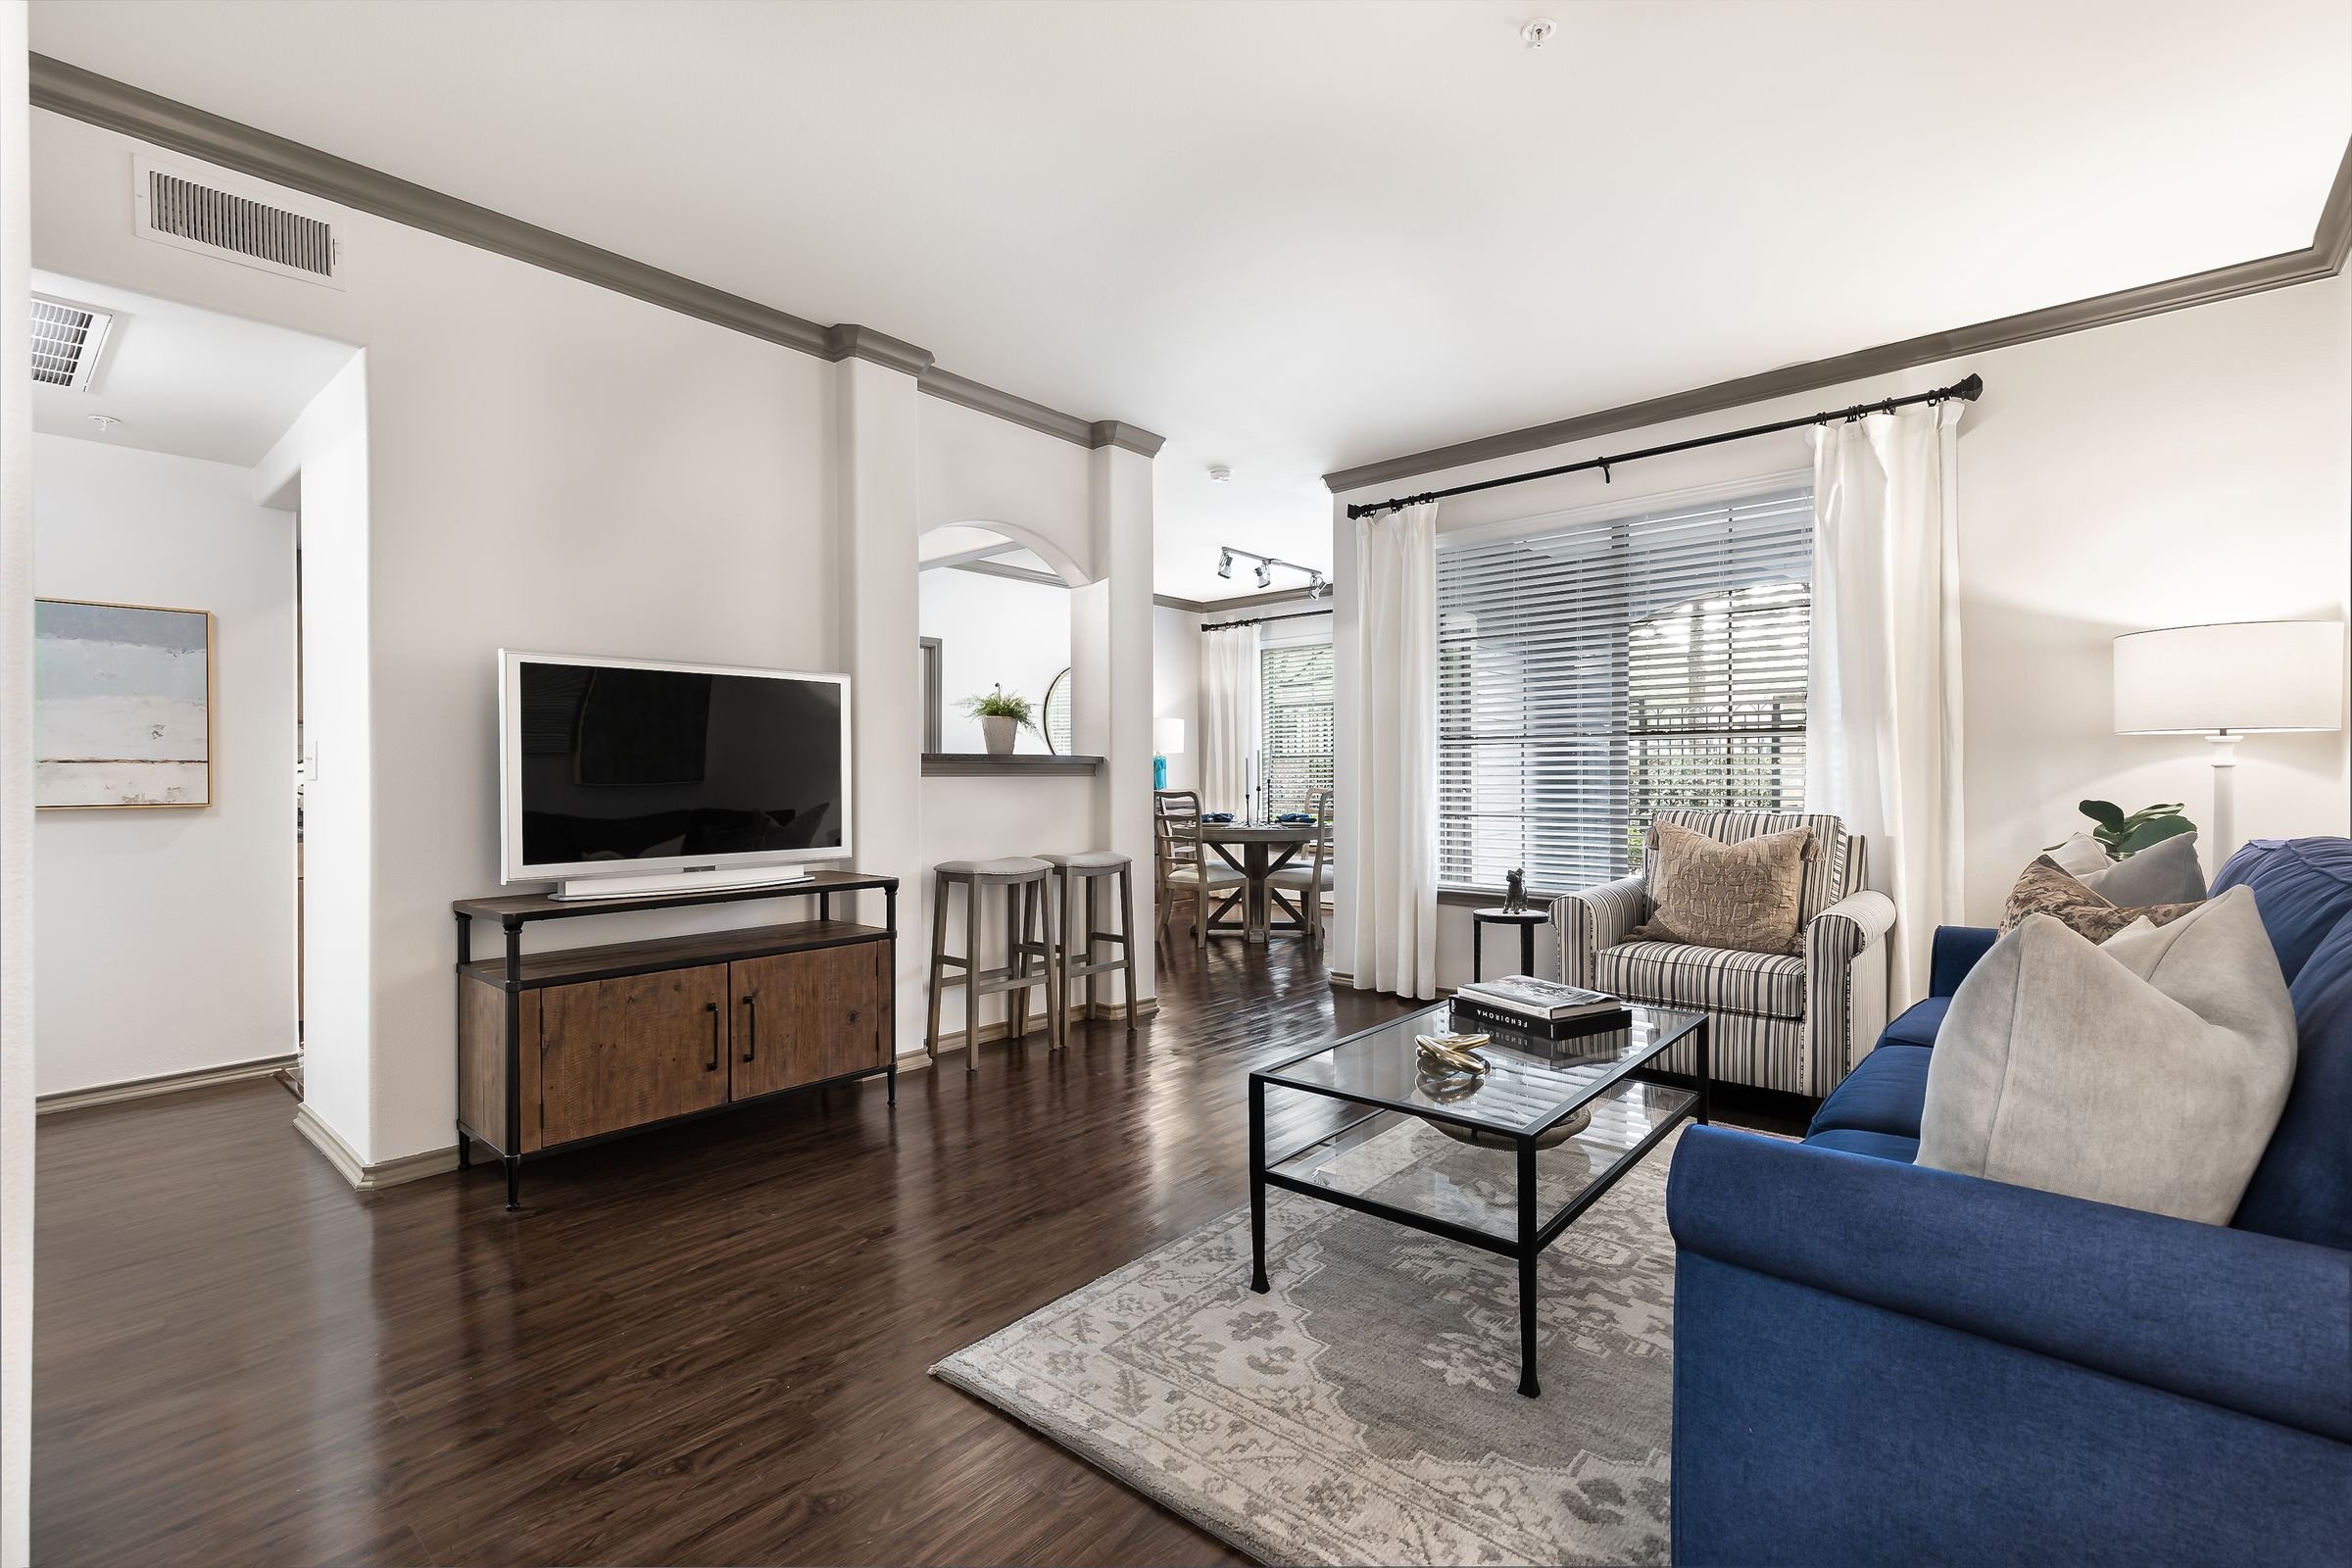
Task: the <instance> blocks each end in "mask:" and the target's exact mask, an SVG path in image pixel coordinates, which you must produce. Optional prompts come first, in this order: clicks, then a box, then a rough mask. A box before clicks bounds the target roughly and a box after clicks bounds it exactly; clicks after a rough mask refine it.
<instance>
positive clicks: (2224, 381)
mask: <svg viewBox="0 0 2352 1568" xmlns="http://www.w3.org/2000/svg"><path fill="white" fill-rule="evenodd" d="M1970 370H1976V371H1980V372H1982V373H1983V375H1984V376H1985V396H1984V398H1983V399H1982V400H1981V401H1980V402H1979V403H1977V404H1976V405H1975V406H1974V407H1973V408H1971V409H1970V410H1969V411H1968V414H1967V415H1966V417H1965V419H1964V421H1963V423H1962V425H1961V427H1960V428H1961V434H1960V441H1959V476H1958V485H1959V507H1960V615H1961V635H1962V669H1963V682H1964V686H1965V699H1964V701H1965V708H1966V728H1965V747H1966V754H1967V755H1966V773H1965V778H1966V785H1965V808H1966V812H1967V820H1968V829H1967V832H1968V844H1967V852H1966V888H1967V894H1966V907H1967V915H1968V917H1969V918H1970V919H1972V920H1978V921H1989V920H1991V919H1992V918H1994V917H1996V916H1997V915H1998V913H1999V910H2000V907H2001V903H2002V900H2003V897H2004V896H2005V894H2006V893H2007V891H2008V889H2009V886H2010V884H2011V883H2012V882H2013V881H2014V880H2015V878H2016V875H2017V872H2018V871H2019V869H2020V868H2021V867H2023V866H2024V865H2025V864H2026V863H2027V861H2029V860H2030V859H2031V858H2033V857H2034V854H2035V853H2036V852H2037V851H2038V850H2039V849H2040V848H2041V847H2042V846H2043V845H2046V844H2051V843H2055V842H2056V841H2057V840H2059V839H2061V838H2063V837H2065V836H2066V835H2067V834H2068V833H2069V832H2071V831H2073V830H2074V829H2075V828H2076V827H2078V826H2079V825H2080V818H2079V817H2078V816H2077V815H2076V812H2075V803H2076V802H2077V801H2078V800H2081V799H2082V798H2084V797H2086V796H2087V797H2102V798H2106V799H2112V800H2115V801H2118V802H2120V803H2122V804H2123V805H2124V806H2126V807H2127V808H2134V807H2138V806H2141V805H2145V804H2147V803H2148V802H2151V801H2158V800H2165V801H2181V802H2184V803H2186V804H2187V808H2188V812H2189V814H2190V815H2191V816H2192V817H2197V818H2199V819H2200V820H2202V819H2204V818H2205V817H2206V816H2208V815H2209V814H2210V809H2211V802H2212V782H2211V771H2210V769H2209V768H2208V766H2207V765H2206V758H2205V753H2206V750H2207V748H2206V746H2205V743H2204V742H2203V741H2201V740H2198V739H2197V738H2195V737H2193V736H2180V737H2156V736H2120V735H2116V734H2114V733H2113V722H2112V713H2111V710H2110V700H2111V685H2110V680H2111V664H2110V654H2109V644H2110V641H2111V640H2112V639H2113V638H2114V637H2115V636H2116V635H2117V634H2118V633H2120V632H2125V631H2135V630H2140V629H2144V628H2147V627H2151V626H2167V625H2177V624H2180V623H2183V622H2193V621H2207V620H2253V619H2294V618H2314V619H2318V618H2327V619H2342V618H2343V617H2344V616H2345V614H2346V610H2347V605H2346V589H2347V577H2348V576H2352V555H2348V552H2347V537H2348V534H2352V529H2348V527H2347V517H2348V515H2352V472H2348V456H2347V446H2346V441H2345V434H2344V433H2345V430H2346V428H2347V427H2348V425H2352V278H2347V277H2337V278H2333V279H2330V280H2328V281H2326V282H2321V283H2310V284H2304V285H2301V286H2298V287H2294V288H2288V289H2279V290H2274V291H2272V292H2269V293H2264V294H2256V295H2250V296H2247V297H2245V298H2242V299H2236V300H2230V301H2227V302H2224V303H2221V304H2215V305H2208V306H2203V307H2199V308H2197V309H2194V310H2187V311H2179V312H2174V313H2172V314H2170V315H2165V316H2157V317H2150V318H2146V319H2140V320H2135V321H2128V322H2123V323H2120V324H2118V325H2114V326H2107V327H2100V328H2096V329H2093V330H2091V331H2087V332H2077V333H2072V334H2069V335H2067V336H2064V337H2055V338H2048V339H2044V340H2042V341H2039V342H2034V343H2029V344H2024V345H2021V346H2019V347H2016V348H2010V349H2003V350H1999V351H1996V352H1993V353H1988V354H1982V355H1976V356H1973V357H1971V358H1970V359H1968V360H1966V361H1957V362H1949V363H1945V364H1941V365H1933V366H1924V367H1921V368H1917V369H1913V370H1908V371H1904V372H1901V373H1899V374H1893V375H1887V376H1880V377H1873V378H1872V379H1871V380H1869V381H1867V382H1856V383H1852V384H1849V385H1846V386H1840V387H1830V388H1824V389H1821V390H1817V391H1813V392H1807V393H1804V394H1801V395H1799V396H1796V397H1793V398H1784V399H1780V400H1777V401H1774V402H1770V403H1762V404H1756V405H1752V406H1749V407H1747V408H1742V409H1732V410H1725V411H1723V412H1721V413H1717V414H1713V415H1708V416H1704V417H1697V418H1692V419H1686V420H1678V421H1675V422H1672V423H1668V424H1661V425H1654V426H1650V427H1648V428H1645V429H1638V430H1627V431H1621V432H1619V433H1617V434H1615V435H1611V436H1606V437H1602V438H1599V439H1597V440H1593V441H1585V442H1577V443H1573V444H1570V445H1565V446H1560V447H1554V448H1549V449H1546V450H1544V451H1541V452H1529V453H1523V454H1521V455H1519V456H1517V457H1514V458H1509V459H1504V460H1500V461H1497V462H1493V463H1486V464H1476V465H1469V466H1463V467H1459V468H1453V469H1446V470H1444V471H1441V472H1434V473H1429V474H1422V475H1416V476H1414V477H1413V478H1412V479H1411V480H1410V481H1409V482H1407V481H1398V482H1396V483H1393V484H1389V485H1385V486H1377V487H1373V488H1370V489H1366V490H1362V491H1357V492H1353V493H1350V494H1348V495H1344V496H1339V497H1336V498H1334V509H1333V517H1334V522H1333V528H1334V535H1333V537H1334V541H1335V546H1336V549H1335V555H1336V557H1337V560H1336V562H1335V565H1336V567H1337V580H1339V581H1340V582H1341V583H1342V584H1343V585H1345V584H1346V583H1347V582H1348V573H1349V572H1350V571H1351V569H1352V562H1353V559H1354V540H1353V527H1354V524H1352V523H1350V522H1348V520H1347V515H1346V511H1345V509H1346V506H1347V504H1348V502H1350V501H1369V500H1376V499H1379V498H1380V497H1381V496H1384V495H1388V494H1393V493H1396V492H1397V491H1399V490H1404V489H1412V490H1421V489H1439V488H1444V487H1446V486H1448V485H1454V484H1461V483H1465V482H1468V481H1471V480H1475V479H1483V478H1491V477H1495V476H1499V475H1502V474H1507V473H1514V472H1520V471H1523V470H1526V469H1530V468H1541V467H1545V466H1552V465H1556V464H1562V463H1569V462H1575V461H1578V460H1581V459H1584V458H1590V457H1593V456H1597V455H1599V454H1602V453H1607V452H1622V451H1627V450H1630V449H1633V448H1637V447H1643V446H1649V445H1652V444H1656V443H1662V442H1670V441H1674V440H1677V439H1681V438H1685V437H1689V436H1695V435H1702V434H1705V433H1708V432H1710V431H1714V430H1722V429H1730V428H1736V427H1738V426H1740V425H1744V424H1751V423H1763V422H1767V421H1770V420H1773V419H1777V418H1788V417H1796V416H1801V415H1804V414H1807V413H1810V412H1813V411H1815V410H1818V409H1823V408H1835V407H1839V406H1842V405H1844V404H1848V403H1853V402H1857V401H1860V400H1862V399H1865V398H1878V397H1885V396H1888V395H1901V394H1906V393H1910V392H1916V391H1925V390H1927V389H1928V388H1930V387H1935V386H1940V385H1944V384H1946V383H1948V382H1951V381H1954V380H1957V379H1959V378H1960V377H1961V376H1963V375H1965V374H1967V373H1968V372H1969V371H1970ZM1810 466H1811V459H1810V456H1809V452H1808V449H1807V447H1806V444H1805V437H1804V435H1803V433H1802V432H1801V431H1790V432H1788V433H1786V434H1782V435H1778V436H1771V437H1763V438H1758V439H1755V440H1750V441H1742V442H1735V443H1731V444H1727V445H1724V446H1719V447H1711V448H1707V449H1704V450H1701V451H1696V452H1690V453H1683V454H1678V455H1676V456H1674V457H1671V458H1663V459H1658V460H1653V461H1650V462H1644V463H1641V464H1637V465H1631V466H1627V467H1624V468H1620V469H1618V470H1616V473H1615V482H1614V484H1613V485H1611V486H1609V487H1608V488H1607V489H1605V490H1604V489H1603V487H1602V484H1601V481H1600V479H1599V477H1598V476H1597V475H1594V474H1579V475H1571V476H1568V477H1565V478H1560V479H1551V480H1543V481H1538V482H1535V483H1530V484H1526V485H1518V486H1512V487H1509V488H1506V489H1499V490H1492V491H1486V492H1483V493H1481V494H1479V495H1475V496H1464V497H1460V498H1457V499H1454V500H1449V501H1446V503H1444V504H1443V506H1442V508H1441V510H1440V514H1439V527H1440V530H1441V532H1450V531H1453V530H1456V529H1463V528H1471V527H1477V526H1481V525H1485V524H1490V523H1495V522H1498V521H1503V520H1505V519H1512V518H1521V517H1535V516H1539V515H1544V514H1547V513H1552V512H1557V511H1561V510H1564V509H1568V508H1573V507H1585V506H1589V505H1592V504H1593V503H1595V502H1598V501H1603V500H1607V501H1611V502H1620V501H1621V502H1622V503H1623V504H1624V505H1625V507H1626V510H1628V511H1629V512H1631V511H1636V510H1639V509H1640V506H1641V503H1642V498H1643V497H1645V496H1654V495H1658V494H1661V493H1665V492H1671V491H1677V490H1684V489H1690V488H1692V487H1695V486H1699V485H1707V484H1715V483H1719V482H1725V481H1731V480H1738V479H1740V478H1743V477H1761V476H1765V475H1770V474H1774V473H1779V472H1783V471H1786V470H1789V469H1802V468H1809V467H1810ZM1349 601H1350V596H1349V595H1348V593H1346V592H1345V591H1343V592H1342V594H1341V595H1340V606H1341V616H1342V624H1343V625H1345V624H1347V617H1348V615H1349V614H1350V613H1351V612H1350V609H1349ZM1342 647H1343V649H1345V647H1346V643H1345V641H1343V643H1342ZM1343 663H1344V661H1343ZM1340 688H1341V714H1340V721H1341V723H1342V724H1344V725H1345V724H1348V723H1351V722H1352V721H1353V712H1354V709H1355V705H1356V703H1357V700H1358V699H1357V695H1356V692H1355V689H1354V684H1353V671H1351V670H1349V669H1347V668H1345V667H1343V668H1342V669H1341V671H1340ZM2345 743H2346V736H2345V735H2344V734H2342V733H2338V734H2334V735H2259V736H2254V737H2251V738H2249V739H2248V740H2247V741H2246V743H2245V744H2244V746H2243V747H2242V748H2241V749H2240V761H2241V765H2240V767H2239V769H2238V809H2237V820H2238V830H2239V832H2240V833H2241V834H2242V835H2244V836H2247V837H2272V836H2283V835H2295V834H2324V833H2343V832H2345V831H2347V828H2348V827H2352V807H2348V805H2347V788H2348V785H2352V775H2348V773H2347V765H2346V744H2345ZM1342 755H1343V756H1345V755H1346V747H1345V744H1344V743H1343V746H1342ZM1348 789H1349V786H1348V781H1347V780H1346V778H1345V777H1343V780H1342V784H1341V799H1340V807H1341V812H1342V815H1341V830H1340V833H1339V840H1340V842H1339V846H1338V856H1339V875H1341V876H1343V877H1345V876H1346V875H1347V874H1348V866H1349V865H1350V863H1351V861H1352V856H1353V849H1352V843H1351V840H1350V837H1349V835H1348V820H1349V816H1348V812H1349V808H1350V806H1351V801H1350V798H1349V794H1348ZM2222 848H2223V847H2218V846H2213V847H2208V848H2207V851H2206V860H2207V869H2208V871H2211V870H2212V869H2214V868H2216V867H2218V865H2219V864H2220V860H2221V858H2222V856H2221V854H2220V853H2218V852H2219V851H2220V850H2221V849H2222ZM1344 917H1345V916H1344V913H1343V918H1344ZM1346 943H1347V938H1346V937H1345V936H1343V937H1342V938H1341V939H1340V942H1339V944H1338V945H1339V946H1340V948H1341V950H1342V951H1346ZM1468 964H1469V917H1468V914H1467V911H1465V910H1462V909H1457V908H1450V907H1449V908H1446V910H1444V911H1443V913H1442V917H1441V921H1440V931H1439V978H1440V981H1441V983H1442V984H1445V985H1453V984H1456V983H1458V982H1459V981H1460V980H1461V979H1463V978H1465V977H1466V976H1467V973H1468Z"/></svg>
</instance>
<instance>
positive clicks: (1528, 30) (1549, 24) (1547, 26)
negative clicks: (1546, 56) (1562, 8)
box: [1519, 17, 1560, 49]
mask: <svg viewBox="0 0 2352 1568" xmlns="http://www.w3.org/2000/svg"><path fill="white" fill-rule="evenodd" d="M1559 30H1560V25H1559V24H1558V23H1556V22H1554V21H1552V20H1551V19H1550V18H1549V17H1538V18H1537V19H1536V20H1535V21H1533V22H1531V23H1529V24H1528V25H1526V26H1524V27H1521V28H1520V29H1519V41H1520V42H1521V43H1523V44H1525V45H1527V46H1528V47H1529V48H1530V49H1541V48H1543V47H1544V45H1545V44H1546V43H1549V42H1550V41H1551V35H1552V34H1553V33H1555V32H1557V31H1559Z"/></svg>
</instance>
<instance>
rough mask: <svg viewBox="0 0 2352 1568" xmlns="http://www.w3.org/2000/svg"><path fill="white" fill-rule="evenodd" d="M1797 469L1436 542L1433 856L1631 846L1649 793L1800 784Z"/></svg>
mask: <svg viewBox="0 0 2352 1568" xmlns="http://www.w3.org/2000/svg"><path fill="white" fill-rule="evenodd" d="M1812 556H1813V496H1812V491H1811V489H1810V487H1807V488H1803V489H1796V490H1786V491H1779V492H1774V493H1771V494H1766V495H1759V496H1756V497H1753V498H1750V499H1747V500H1742V501H1736V502H1731V503H1716V504H1712V505H1708V506H1695V507H1686V508H1682V509H1679V510H1675V511H1669V512H1658V513H1651V514H1647V515H1640V516H1633V517H1621V518H1615V519H1611V520H1607V521H1599V522H1592V523H1582V524H1578V525H1576V526H1574V527H1571V528H1565V529H1561V530H1559V531H1557V532H1552V533H1546V534H1542V535H1538V536H1534V537H1529V538H1521V539H1509V540H1501V541H1496V542H1491V543H1484V544H1467V545H1461V546H1456V547H1453V548H1450V549H1448V548H1445V547H1444V546H1443V543H1442V542H1441V548H1440V550H1439V552H1438V835H1439V837H1438V873H1439V879H1440V880H1441V881H1442V882H1443V883H1445V884H1446V885H1447V886H1451V887H1500V886H1501V885H1502V882H1503V876H1504V873H1505V872H1507V871H1509V870H1511V869H1512V868H1514V867H1517V866H1525V867H1526V868H1527V877H1528V885H1529V886H1530V887H1534V888H1541V889H1544V890H1546V891H1559V890H1566V889H1572V888H1582V887H1590V886H1592V885H1593V884H1594V883H1596V882H1605V881H1608V880H1610V879H1612V878H1614V877H1619V876H1623V875H1625V874H1626V872H1627V871H1628V870H1629V869H1631V868H1633V867H1635V866H1638V865H1639V864H1640V863H1641V858H1642V839H1643V837H1644V835H1645V833H1646V830H1647V827H1648V823H1649V818H1650V815H1651V813H1652V812H1654V811H1657V810H1659V809H1663V808H1667V807H1681V806H1693V807H1725V806H1730V807H1750V808H1755V809H1769V810H1793V809H1798V808H1799V806H1800V804H1801V800H1802V795H1803V788H1804V773H1805V763H1804V745H1805V655H1806V645H1807V642H1808V639H1809V636H1810V631H1811V624H1812V591H1811V586H1810V584H1809V582H1808V581H1807V579H1808V578H1809V577H1810V576H1811V574H1812Z"/></svg>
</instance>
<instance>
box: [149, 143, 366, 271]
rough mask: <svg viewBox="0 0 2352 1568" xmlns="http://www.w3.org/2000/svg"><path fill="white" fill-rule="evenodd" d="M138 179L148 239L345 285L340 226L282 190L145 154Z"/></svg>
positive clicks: (226, 259)
mask: <svg viewBox="0 0 2352 1568" xmlns="http://www.w3.org/2000/svg"><path fill="white" fill-rule="evenodd" d="M132 178H133V180H134V181H135V184H134V186H133V190H132V202H133V205H134V206H135V207H136V209H137V217H136V226H137V228H138V232H139V235H140V237H141V238H143V239H151V240H154V241H156V242H157V243H159V244H163V245H172V246H175V247H177V248H178V249H180V250H183V251H197V252H200V253H202V254H203V255H206V256H218V257H220V258H221V260H222V261H227V262H235V263H237V264H238V265H240V266H243V267H258V268H260V269H261V270H263V271H265V272H275V273H277V274H278V275H279V276H280V277H299V278H301V279H302V280H303V281H304V282H306V283H323V284H325V285H326V286H327V287H328V288H341V287H342V286H343V246H342V242H341V241H340V240H339V239H337V238H336V236H335V229H334V224H333V223H332V222H330V221H328V220H326V219H324V218H320V217H316V216H314V215H312V214H310V213H305V212H301V211H298V210H297V209H295V208H294V207H291V206H288V205H287V204H286V202H285V199H284V193H283V192H282V191H279V190H277V189H275V188H274V187H272V186H269V185H263V184H258V183H254V182H251V181H247V180H241V179H238V178H237V177H235V176H234V175H230V174H225V173H220V172H213V171H209V170H208V171H205V172H201V173H199V172H195V171H193V170H185V169H170V168H166V167H165V166H163V165H161V164H154V163H150V162H148V161H147V160H146V159H144V158H141V159H137V160H135V161H134V163H133V167H132Z"/></svg>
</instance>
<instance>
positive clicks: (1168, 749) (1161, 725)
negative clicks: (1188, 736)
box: [1152, 718, 1184, 757]
mask: <svg viewBox="0 0 2352 1568" xmlns="http://www.w3.org/2000/svg"><path fill="white" fill-rule="evenodd" d="M1152 751H1153V752H1155V753H1157V754H1158V755H1159V756H1161V757H1175V756H1178V755H1180V754H1181V753H1182V752H1183V751H1184V720H1183V719H1181V718H1155V719H1153V720H1152Z"/></svg>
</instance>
